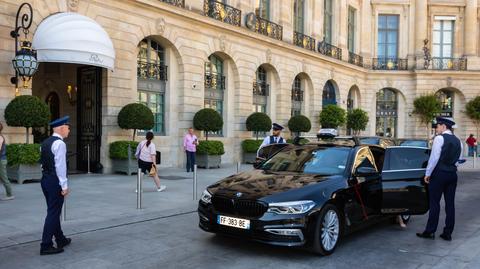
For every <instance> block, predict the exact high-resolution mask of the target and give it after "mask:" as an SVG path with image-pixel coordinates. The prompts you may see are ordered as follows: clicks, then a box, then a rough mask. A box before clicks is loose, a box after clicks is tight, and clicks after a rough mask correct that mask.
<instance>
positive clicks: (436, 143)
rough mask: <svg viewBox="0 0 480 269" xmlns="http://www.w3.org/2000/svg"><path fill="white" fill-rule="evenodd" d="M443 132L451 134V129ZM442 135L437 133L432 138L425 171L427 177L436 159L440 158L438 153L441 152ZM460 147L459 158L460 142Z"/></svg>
mask: <svg viewBox="0 0 480 269" xmlns="http://www.w3.org/2000/svg"><path fill="white" fill-rule="evenodd" d="M443 134H450V135H453V133H452V131H450V130H446V131H444V132H443V133H442V135H443ZM442 135H437V136H435V138H434V139H433V145H432V152H431V153H430V158H429V159H428V165H427V171H426V172H425V175H426V176H428V177H429V176H431V175H432V172H433V169H435V166H437V163H438V160H439V159H440V154H441V153H442V147H443V143H444V139H443V136H442ZM457 139H458V138H457ZM460 147H461V150H460V156H458V158H459V159H460V158H461V157H462V152H463V145H462V142H460Z"/></svg>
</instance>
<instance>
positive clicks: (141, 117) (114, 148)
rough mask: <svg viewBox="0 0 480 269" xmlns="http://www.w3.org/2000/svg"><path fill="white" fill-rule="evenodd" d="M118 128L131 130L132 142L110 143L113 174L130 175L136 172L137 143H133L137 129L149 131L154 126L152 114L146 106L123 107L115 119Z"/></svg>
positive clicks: (134, 104) (130, 105) (129, 105)
mask: <svg viewBox="0 0 480 269" xmlns="http://www.w3.org/2000/svg"><path fill="white" fill-rule="evenodd" d="M117 121H118V126H119V127H120V128H122V129H127V130H130V129H133V137H132V141H125V140H122V141H115V142H112V143H110V149H109V156H110V159H111V160H112V170H113V172H122V173H127V175H131V174H132V173H135V172H136V171H137V163H136V161H135V160H136V158H135V150H136V148H137V145H138V142H136V141H135V135H136V133H137V129H139V130H150V129H152V128H153V126H154V117H153V113H152V111H151V110H150V108H148V107H147V106H146V105H143V104H139V103H132V104H128V105H126V106H124V107H123V108H122V109H121V110H120V112H119V113H118V117H117Z"/></svg>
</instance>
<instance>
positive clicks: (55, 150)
mask: <svg viewBox="0 0 480 269" xmlns="http://www.w3.org/2000/svg"><path fill="white" fill-rule="evenodd" d="M69 120H70V117H69V116H65V117H63V118H60V119H57V120H54V121H52V122H50V126H51V127H52V128H53V135H52V136H50V137H49V138H47V139H45V141H43V143H42V148H41V157H40V162H41V164H42V181H41V185H42V191H43V194H44V196H45V200H46V201H47V217H46V218H45V224H44V226H43V235H42V243H41V245H40V255H50V254H57V253H61V252H63V247H65V246H67V245H68V244H70V242H71V241H72V240H71V239H70V238H66V237H65V236H64V235H63V231H62V227H61V226H60V213H61V211H62V206H63V201H64V197H65V196H67V195H68V193H69V189H68V180H67V162H66V157H67V146H66V144H65V142H63V139H65V138H67V137H68V134H69V133H70V125H69ZM54 236H55V241H56V243H57V247H54V246H53V241H52V238H53V237H54Z"/></svg>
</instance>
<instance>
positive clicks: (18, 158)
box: [7, 144, 40, 166]
mask: <svg viewBox="0 0 480 269" xmlns="http://www.w3.org/2000/svg"><path fill="white" fill-rule="evenodd" d="M7 162H8V166H15V165H19V164H37V163H39V162H40V144H9V145H7Z"/></svg>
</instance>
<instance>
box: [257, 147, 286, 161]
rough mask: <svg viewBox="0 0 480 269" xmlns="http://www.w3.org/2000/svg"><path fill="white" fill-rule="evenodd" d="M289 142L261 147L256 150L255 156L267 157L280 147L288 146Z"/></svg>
mask: <svg viewBox="0 0 480 269" xmlns="http://www.w3.org/2000/svg"><path fill="white" fill-rule="evenodd" d="M288 145H289V144H272V145H267V146H265V147H262V148H261V149H259V150H258V152H257V156H258V157H260V158H264V159H268V158H270V157H271V156H272V155H274V154H275V153H277V152H278V151H279V150H281V149H282V148H284V147H286V146H288Z"/></svg>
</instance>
